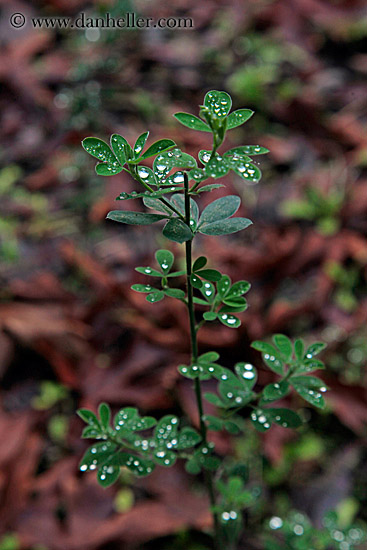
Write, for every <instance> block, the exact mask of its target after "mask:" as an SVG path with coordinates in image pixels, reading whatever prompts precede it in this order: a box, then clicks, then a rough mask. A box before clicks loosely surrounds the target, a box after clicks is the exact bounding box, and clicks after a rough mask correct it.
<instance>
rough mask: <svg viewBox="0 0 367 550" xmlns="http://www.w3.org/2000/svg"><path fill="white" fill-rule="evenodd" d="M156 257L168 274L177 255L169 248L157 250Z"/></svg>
mask: <svg viewBox="0 0 367 550" xmlns="http://www.w3.org/2000/svg"><path fill="white" fill-rule="evenodd" d="M155 259H156V260H157V262H158V263H159V265H160V267H161V269H162V271H163V273H164V274H165V275H166V274H167V273H169V271H170V269H171V267H172V266H173V262H174V259H175V257H174V255H173V254H172V252H170V251H169V250H157V252H156V253H155Z"/></svg>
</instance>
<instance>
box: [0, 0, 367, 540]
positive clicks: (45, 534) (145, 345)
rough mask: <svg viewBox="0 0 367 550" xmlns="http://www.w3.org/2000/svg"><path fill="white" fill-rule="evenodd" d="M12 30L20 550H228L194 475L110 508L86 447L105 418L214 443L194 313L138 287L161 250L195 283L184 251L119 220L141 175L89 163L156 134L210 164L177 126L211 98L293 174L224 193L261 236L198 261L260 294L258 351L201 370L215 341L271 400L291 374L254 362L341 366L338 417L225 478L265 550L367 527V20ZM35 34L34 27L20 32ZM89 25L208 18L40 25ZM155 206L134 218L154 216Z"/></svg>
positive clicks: (177, 4) (254, 320) (11, 347)
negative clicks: (116, 142)
mask: <svg viewBox="0 0 367 550" xmlns="http://www.w3.org/2000/svg"><path fill="white" fill-rule="evenodd" d="M0 10H1V21H0V43H1V56H0V83H1V94H0V108H1V141H0V160H1V164H2V168H1V171H0V197H1V200H0V212H1V219H0V260H1V264H0V278H1V285H0V297H1V302H0V329H1V332H0V378H1V393H0V441H1V445H0V550H28V549H32V550H125V549H126V550H130V549H131V548H144V549H155V548H159V549H161V550H168V549H169V550H173V549H174V550H176V549H177V550H183V549H185V550H205V549H207V548H209V546H208V542H207V539H206V538H205V536H202V535H199V534H198V531H199V530H201V529H204V530H205V529H206V528H208V526H209V523H210V516H209V514H208V511H207V503H206V500H205V496H204V493H203V490H202V487H201V485H200V482H199V481H197V480H194V478H193V477H190V476H189V475H188V474H185V473H184V470H183V468H182V467H181V466H177V467H174V468H173V469H169V470H163V469H162V468H158V469H157V470H156V472H155V473H154V475H152V476H151V477H149V478H147V479H144V480H140V481H137V482H136V481H135V480H134V479H132V478H131V477H130V476H129V475H127V474H124V475H123V476H122V477H121V480H120V482H119V483H118V484H117V486H114V487H112V488H110V489H108V490H104V489H102V488H100V487H98V485H97V482H96V480H95V476H94V475H93V472H92V473H90V474H81V473H80V472H78V462H79V460H80V457H81V456H82V454H83V451H84V450H85V448H86V442H85V441H82V440H81V439H80V433H81V429H82V422H81V421H80V420H79V419H78V418H77V417H76V415H75V410H76V409H77V408H78V407H80V406H83V407H90V408H92V409H95V408H96V407H97V405H98V403H99V402H100V401H102V400H103V401H107V402H108V403H110V405H111V406H112V408H113V409H114V410H117V409H118V408H119V407H122V406H123V405H134V406H135V405H136V406H138V407H139V408H140V409H141V410H142V411H143V412H145V413H149V414H152V415H160V414H162V413H163V414H164V413H166V412H171V411H173V412H180V411H184V413H186V414H187V415H189V416H190V417H191V418H192V420H193V421H194V422H195V421H196V416H195V406H194V403H193V394H192V392H191V385H190V382H189V381H185V380H183V379H182V378H180V377H179V375H178V373H177V365H178V364H180V362H182V361H185V360H186V359H187V353H188V346H189V336H188V327H187V322H186V316H185V315H186V314H185V310H184V306H183V305H181V304H176V302H175V301H174V300H169V299H166V300H164V301H162V302H161V303H159V304H157V305H155V306H153V305H151V304H149V303H147V302H146V301H145V300H144V296H141V295H137V294H134V293H132V292H131V291H130V285H131V284H132V283H134V282H143V280H144V279H143V278H142V276H141V275H139V274H137V273H136V272H135V271H134V267H135V266H136V265H148V264H149V262H150V261H151V258H152V256H153V252H154V251H155V250H156V249H157V248H159V247H160V248H162V247H170V248H171V249H172V251H174V252H175V254H177V255H178V258H179V261H180V258H181V260H182V250H181V247H180V246H179V245H173V244H172V243H168V242H167V241H165V240H164V239H163V238H162V237H161V235H160V232H159V231H158V230H156V231H155V230H154V229H153V230H152V229H151V227H149V228H148V229H147V228H144V227H143V228H133V227H131V226H123V225H119V224H116V223H113V222H111V221H105V216H106V214H107V212H108V211H109V210H111V209H115V208H116V203H114V199H115V197H116V196H117V195H118V194H119V193H120V192H121V191H122V190H125V191H130V190H133V189H134V184H133V183H132V181H130V179H129V177H128V176H127V175H124V174H123V173H121V174H119V175H116V176H113V177H111V178H103V177H97V176H96V174H95V172H94V163H93V161H92V159H91V157H89V156H88V155H87V154H86V153H85V151H84V150H83V149H82V148H81V145H80V142H81V140H82V139H83V138H84V137H86V136H88V135H96V136H98V137H100V138H102V139H106V140H108V138H109V135H110V134H111V133H119V134H121V135H123V136H125V137H126V138H127V139H128V140H129V141H134V140H135V139H136V137H137V136H138V135H139V134H140V133H141V132H143V131H145V130H147V129H149V130H150V131H151V136H150V141H149V143H151V142H152V141H153V140H156V139H159V138H163V137H170V138H172V139H174V140H175V141H176V142H177V143H178V145H179V146H180V147H182V148H183V149H184V150H186V151H187V152H188V153H190V154H194V155H196V154H197V151H198V150H199V149H203V148H204V149H205V148H207V146H208V145H209V143H208V136H207V134H205V133H199V132H193V131H192V130H189V129H186V128H184V127H182V126H179V124H178V123H177V122H176V121H175V119H174V118H173V117H172V114H173V113H174V112H177V111H189V112H193V113H195V114H198V107H197V106H198V104H200V103H201V102H202V100H203V96H204V94H205V92H206V91H208V90H210V89H219V90H226V91H227V92H229V93H230V94H231V95H232V97H233V103H234V107H235V108H240V107H248V108H251V109H253V110H255V111H256V114H255V116H254V117H252V118H251V120H250V121H249V122H248V123H247V124H245V125H243V126H241V127H240V128H238V129H236V130H233V131H232V132H231V133H230V135H229V141H228V143H227V145H228V146H235V145H237V144H238V145H244V144H249V143H253V144H257V143H260V144H261V145H264V146H265V147H267V148H269V149H270V151H271V153H270V154H269V155H267V156H266V157H257V158H258V159H259V162H260V166H261V169H262V171H263V178H262V180H261V181H260V183H259V184H257V185H253V186H250V185H245V184H244V182H243V181H242V180H240V178H238V177H237V176H236V175H234V174H233V175H230V176H227V177H226V179H225V183H226V185H227V191H228V190H229V191H230V192H232V193H234V194H238V195H240V196H241V198H242V202H243V206H242V207H241V214H242V215H246V216H248V217H250V218H251V219H252V220H253V222H254V225H253V226H251V228H250V229H248V230H247V231H245V232H244V233H239V234H238V235H236V236H233V237H232V238H228V237H220V238H216V239H215V240H214V238H211V237H201V238H200V240H199V239H198V246H199V247H200V250H197V253H200V254H207V255H208V256H209V257H210V258H211V259H212V267H218V268H219V269H221V270H223V271H224V272H225V273H228V274H229V275H230V276H231V277H232V279H233V280H236V279H247V280H249V281H250V282H251V284H252V290H251V291H250V293H249V304H250V307H249V309H248V311H246V312H245V313H244V314H242V315H241V318H242V321H243V322H242V326H241V328H240V329H239V330H237V331H232V330H231V329H229V328H226V327H224V326H222V325H215V324H209V326H208V327H205V328H204V329H203V330H202V332H201V338H200V345H201V350H202V351H203V352H204V351H207V350H209V349H211V348H212V347H213V342H215V344H216V349H217V350H218V351H219V352H220V354H221V358H222V361H223V364H225V365H227V366H228V365H232V364H233V363H234V362H235V361H239V360H246V361H252V362H254V363H255V364H256V365H257V366H259V367H260V385H261V384H264V383H267V382H270V381H271V380H272V375H271V373H269V372H267V371H265V370H261V369H262V367H261V365H260V364H259V357H258V354H257V353H256V352H254V351H253V350H251V349H250V348H249V343H250V342H251V341H252V340H254V339H258V338H266V337H268V336H269V335H270V334H272V333H274V332H283V333H285V334H287V335H289V336H291V337H303V338H305V339H306V341H312V340H322V341H325V342H327V343H328V348H327V351H326V352H325V353H324V354H323V359H324V360H325V362H326V364H327V366H328V368H327V370H326V371H325V374H324V375H323V378H324V380H325V382H326V383H327V384H328V385H329V387H330V388H331V391H330V393H329V394H328V397H327V403H328V407H327V410H326V412H322V413H320V412H315V411H314V410H312V409H311V408H309V409H308V408H306V409H307V410H306V415H307V416H308V418H309V423H308V425H307V426H306V427H305V428H302V429H301V430H299V431H298V432H297V433H294V432H291V431H286V430H283V429H282V428H280V427H276V428H272V430H270V431H269V432H268V433H266V434H265V435H263V436H261V437H260V436H257V435H255V434H253V433H252V431H251V429H250V428H249V432H248V436H246V437H245V438H243V440H241V441H240V442H239V443H236V446H235V447H234V446H233V444H232V443H231V440H230V439H229V438H228V437H227V436H223V435H215V434H214V436H213V437H214V438H215V441H216V445H217V450H218V452H219V454H220V455H225V454H226V453H230V452H235V453H236V454H237V456H238V457H239V459H241V460H243V461H244V462H246V463H250V465H251V474H250V475H251V482H252V483H253V484H254V483H255V484H257V485H258V487H259V489H261V496H260V497H259V500H258V504H257V505H256V506H255V507H254V508H253V509H251V510H249V511H248V513H247V518H246V521H247V524H248V528H249V532H250V533H251V535H250V536H249V538H248V540H247V546H246V548H247V550H250V549H259V550H260V549H262V543H261V526H262V525H263V524H264V522H265V521H266V518H269V517H271V515H273V514H275V513H276V514H277V515H281V514H282V513H287V511H288V510H289V509H299V510H302V511H304V512H306V513H308V514H309V515H310V517H311V519H312V520H313V521H314V522H315V524H316V525H320V522H321V518H322V517H323V514H324V512H325V511H327V510H328V509H330V508H338V509H339V510H340V511H341V513H342V514H344V517H345V518H346V521H347V522H348V521H352V520H353V518H354V517H359V518H361V519H365V520H367V507H366V498H367V497H366V489H367V481H366V479H367V476H366V473H367V460H366V451H365V441H366V434H367V430H366V426H367V402H366V386H367V375H366V355H367V353H366V352H367V340H366V337H367V328H366V320H367V285H366V265H367V241H366V236H367V218H366V215H367V180H366V167H367V131H366V130H367V128H366V126H367V124H366V122H367V116H366V115H367V81H366V75H367V45H366V36H367V10H366V4H365V2H363V0H360V1H358V0H345V1H342V0H334V1H322V0H279V1H272V0H245V1H242V2H241V1H232V2H230V1H229V0H228V1H223V0H216V1H214V0H208V1H205V2H203V1H202V2H197V1H196V0H181V1H180V0H173V1H172V2H159V1H157V0H149V1H139V2H128V1H124V0H121V1H115V2H113V1H112V0H111V1H107V0H106V1H105V2H84V1H81V0H80V1H79V0H54V1H50V2H42V1H39V2H36V1H35V2H32V3H31V2H21V1H14V2H9V1H6V0H2V1H1V2H0ZM15 12H17V13H21V14H24V15H25V16H26V17H27V24H26V25H25V26H24V27H22V28H18V29H17V28H14V27H12V26H11V25H10V23H9V18H10V16H11V15H12V14H13V13H15ZM81 12H84V13H85V14H86V16H87V17H97V16H102V15H104V14H105V13H106V12H109V13H110V14H111V15H112V16H116V17H121V16H122V15H124V14H125V13H126V12H135V13H137V14H141V15H145V16H147V17H154V18H155V19H158V18H159V17H166V18H168V17H190V18H192V21H193V24H194V28H193V29H184V28H173V29H159V28H150V29H137V30H127V29H109V30H107V29H95V28H89V29H83V30H82V29H78V30H77V29H68V30H60V29H47V28H42V29H39V28H38V29H33V28H32V25H31V18H32V17H37V16H50V17H54V16H63V17H75V16H77V15H78V14H80V13H81ZM231 174H232V173H231ZM220 196H221V190H216V191H213V192H211V193H210V194H207V195H206V196H205V197H204V198H203V199H201V201H202V202H201V206H202V205H204V204H205V203H206V202H207V201H208V200H213V199H215V198H218V197H220ZM133 202H134V201H129V202H126V203H124V208H125V207H126V208H131V209H137V208H140V206H138V205H137V204H133ZM289 400H290V401H293V406H294V407H300V406H304V403H303V402H302V403H301V402H300V401H298V400H297V398H296V397H292V398H290V399H289ZM258 446H261V447H260V448H261V449H262V451H261V455H260V458H259V459H255V458H253V455H254V451H253V449H256V448H258ZM259 492H260V491H259ZM244 548H245V546H244ZM340 548H342V547H340ZM308 550H309V549H308Z"/></svg>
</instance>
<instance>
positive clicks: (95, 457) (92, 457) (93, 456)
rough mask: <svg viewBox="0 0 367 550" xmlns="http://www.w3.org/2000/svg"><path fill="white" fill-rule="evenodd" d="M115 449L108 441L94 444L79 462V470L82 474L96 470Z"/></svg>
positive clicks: (115, 446)
mask: <svg viewBox="0 0 367 550" xmlns="http://www.w3.org/2000/svg"><path fill="white" fill-rule="evenodd" d="M116 449H117V445H115V444H114V443H111V442H110V441H103V442H101V443H96V444H95V445H93V446H92V447H90V448H89V449H88V450H87V452H86V453H85V454H84V456H83V458H82V459H81V461H80V465H79V469H80V470H81V471H82V472H85V471H87V470H96V469H97V468H98V467H99V466H101V465H103V464H104V463H105V462H106V461H107V460H108V458H109V457H110V456H111V454H113V453H114V452H115V450H116Z"/></svg>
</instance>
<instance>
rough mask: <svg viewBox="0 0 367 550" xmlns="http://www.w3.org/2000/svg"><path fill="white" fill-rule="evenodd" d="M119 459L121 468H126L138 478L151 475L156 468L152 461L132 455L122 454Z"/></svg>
mask: <svg viewBox="0 0 367 550" xmlns="http://www.w3.org/2000/svg"><path fill="white" fill-rule="evenodd" d="M118 459H119V463H120V465H121V466H126V468H128V469H129V470H130V471H131V472H132V473H133V474H135V475H136V476H138V477H144V476H147V475H149V474H151V473H152V471H153V470H154V468H155V465H154V462H152V461H151V460H149V459H147V458H141V457H140V456H135V455H133V454H130V453H120V454H119V455H118Z"/></svg>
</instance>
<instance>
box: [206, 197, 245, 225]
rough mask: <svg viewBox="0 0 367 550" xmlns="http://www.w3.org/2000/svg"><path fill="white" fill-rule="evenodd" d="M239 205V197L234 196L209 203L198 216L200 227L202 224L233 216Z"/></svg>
mask: <svg viewBox="0 0 367 550" xmlns="http://www.w3.org/2000/svg"><path fill="white" fill-rule="evenodd" d="M240 204H241V199H240V197H237V196H236V195H227V196H226V197H222V198H220V199H217V200H215V201H213V202H211V203H210V204H209V205H208V206H207V207H206V208H205V209H204V211H203V213H202V214H201V216H200V225H199V227H200V226H201V225H202V224H204V223H212V222H217V221H219V220H225V219H227V218H229V217H230V216H233V214H235V213H236V212H237V210H238V209H239V207H240Z"/></svg>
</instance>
